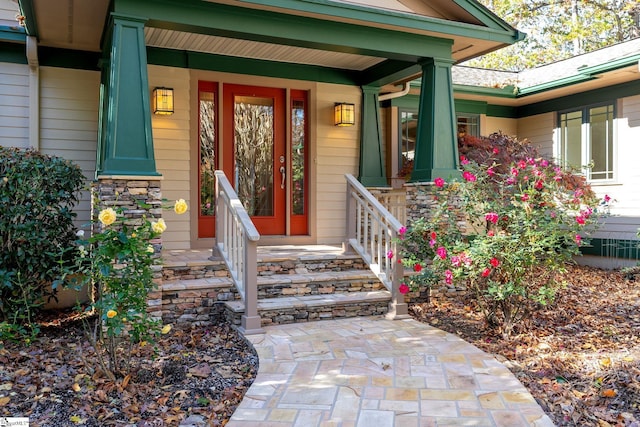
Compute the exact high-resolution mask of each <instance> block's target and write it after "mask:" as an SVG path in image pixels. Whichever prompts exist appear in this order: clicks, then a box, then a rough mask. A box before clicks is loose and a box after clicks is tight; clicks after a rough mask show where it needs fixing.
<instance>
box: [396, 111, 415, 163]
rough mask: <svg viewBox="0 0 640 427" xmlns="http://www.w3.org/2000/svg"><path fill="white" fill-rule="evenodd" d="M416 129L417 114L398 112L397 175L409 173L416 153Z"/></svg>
mask: <svg viewBox="0 0 640 427" xmlns="http://www.w3.org/2000/svg"><path fill="white" fill-rule="evenodd" d="M417 128H418V113H414V112H409V111H401V112H400V147H399V150H400V153H399V154H400V156H399V159H398V169H399V171H400V172H399V174H400V175H402V174H403V173H405V174H408V173H411V169H412V166H413V158H414V156H415V152H416V131H417Z"/></svg>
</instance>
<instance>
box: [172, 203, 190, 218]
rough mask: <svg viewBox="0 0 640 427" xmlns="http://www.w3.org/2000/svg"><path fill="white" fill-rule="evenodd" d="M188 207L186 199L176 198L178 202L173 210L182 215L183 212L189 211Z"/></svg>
mask: <svg viewBox="0 0 640 427" xmlns="http://www.w3.org/2000/svg"><path fill="white" fill-rule="evenodd" d="M187 209H189V206H187V202H185V201H184V199H179V200H176V204H175V206H174V207H173V210H174V211H175V212H176V213H177V214H178V215H182V214H183V213H185V212H186V211H187Z"/></svg>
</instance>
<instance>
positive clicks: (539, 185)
mask: <svg viewBox="0 0 640 427" xmlns="http://www.w3.org/2000/svg"><path fill="white" fill-rule="evenodd" d="M534 187H535V189H536V190H542V189H543V188H544V183H543V182H542V180H538V181H536V183H535V185H534Z"/></svg>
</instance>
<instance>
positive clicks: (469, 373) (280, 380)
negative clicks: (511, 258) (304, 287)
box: [227, 318, 553, 427]
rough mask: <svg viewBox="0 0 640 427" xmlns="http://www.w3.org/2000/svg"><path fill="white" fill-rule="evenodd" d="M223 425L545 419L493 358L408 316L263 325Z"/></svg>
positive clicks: (404, 426) (309, 426)
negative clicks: (246, 380)
mask: <svg viewBox="0 0 640 427" xmlns="http://www.w3.org/2000/svg"><path fill="white" fill-rule="evenodd" d="M265 331H266V333H265V334H262V335H253V336H249V337H248V339H249V340H250V341H251V342H252V343H253V345H254V346H255V348H256V350H257V352H258V354H259V357H260V367H259V371H258V376H257V378H256V380H255V382H254V383H253V385H252V386H251V387H250V388H249V390H248V392H247V394H246V396H245V398H244V400H243V401H242V403H241V404H240V406H239V407H238V409H237V410H236V411H235V413H234V414H233V417H232V418H231V420H230V422H229V423H228V424H227V426H228V427H248V426H260V427H284V426H292V427H313V426H322V427H427V426H505V427H518V426H545V427H547V426H553V423H552V422H551V420H550V419H549V417H548V416H547V415H545V413H544V412H543V411H542V409H541V408H540V406H539V405H538V404H537V403H536V402H535V400H534V399H533V397H532V396H531V395H530V394H529V392H528V391H527V390H526V389H525V388H524V387H523V386H522V384H520V382H518V380H517V379H516V378H515V377H514V376H513V374H511V372H510V371H509V370H508V369H507V368H506V367H505V366H503V365H502V364H501V363H499V362H498V361H496V360H495V359H494V358H493V357H491V356H489V355H488V354H486V353H484V352H482V351H481V350H479V349H478V348H476V347H474V346H473V345H471V344H469V343H467V342H465V341H463V340H461V339H460V338H458V337H456V336H454V335H451V334H448V333H446V332H443V331H441V330H439V329H436V328H433V327H430V326H428V325H426V324H423V323H420V322H417V321H415V320H412V319H408V320H393V321H392V320H387V319H384V318H351V319H341V320H328V321H321V322H309V323H301V324H291V325H279V326H270V327H266V328H265Z"/></svg>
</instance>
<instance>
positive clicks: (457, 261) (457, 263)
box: [451, 255, 462, 267]
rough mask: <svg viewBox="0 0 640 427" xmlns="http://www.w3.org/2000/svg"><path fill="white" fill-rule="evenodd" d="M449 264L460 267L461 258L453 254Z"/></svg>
mask: <svg viewBox="0 0 640 427" xmlns="http://www.w3.org/2000/svg"><path fill="white" fill-rule="evenodd" d="M451 265H452V266H454V267H460V265H462V260H461V259H460V257H459V256H457V255H454V256H452V257H451Z"/></svg>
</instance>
